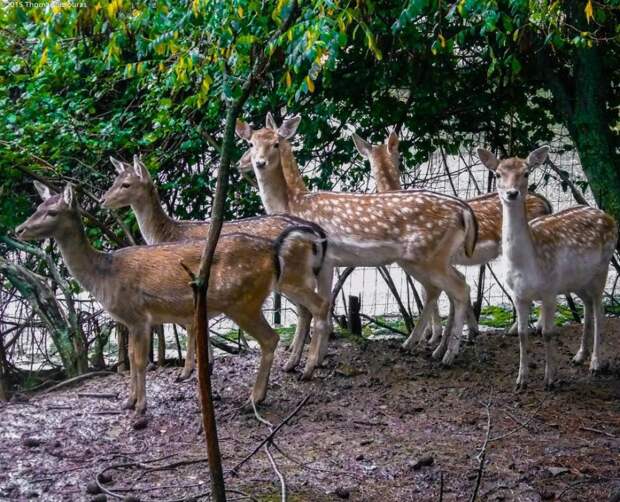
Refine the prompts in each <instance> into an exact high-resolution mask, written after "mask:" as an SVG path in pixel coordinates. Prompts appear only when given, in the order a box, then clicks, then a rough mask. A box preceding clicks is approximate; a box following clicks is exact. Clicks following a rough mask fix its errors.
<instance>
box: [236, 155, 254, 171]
mask: <svg viewBox="0 0 620 502" xmlns="http://www.w3.org/2000/svg"><path fill="white" fill-rule="evenodd" d="M237 169H239V171H241V172H242V173H245V172H248V171H251V170H252V152H251V151H250V150H248V151H247V152H245V153H244V154H243V155H242V156H241V158H240V159H239V163H238V164H237Z"/></svg>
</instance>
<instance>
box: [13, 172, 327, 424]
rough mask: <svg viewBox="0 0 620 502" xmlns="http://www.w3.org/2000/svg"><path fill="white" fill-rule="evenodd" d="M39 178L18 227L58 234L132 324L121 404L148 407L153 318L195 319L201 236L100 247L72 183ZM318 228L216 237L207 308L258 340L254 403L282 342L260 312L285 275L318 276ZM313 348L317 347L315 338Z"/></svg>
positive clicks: (75, 268)
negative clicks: (127, 385) (57, 189)
mask: <svg viewBox="0 0 620 502" xmlns="http://www.w3.org/2000/svg"><path fill="white" fill-rule="evenodd" d="M35 183H36V188H37V190H38V192H39V193H40V195H41V197H42V198H43V202H42V203H41V204H40V205H39V207H38V208H37V210H36V211H35V213H34V214H33V215H32V216H30V218H28V220H26V221H25V222H24V223H22V224H21V225H20V226H19V227H18V228H17V229H16V233H17V236H18V237H19V238H22V239H29V240H34V239H45V238H53V239H55V240H56V242H57V244H58V247H59V249H60V252H61V254H62V257H63V259H64V261H65V264H66V265H67V268H68V269H69V272H70V273H71V274H72V275H73V276H74V277H75V279H77V281H78V282H79V283H80V284H81V285H82V287H83V288H84V289H86V290H87V291H89V292H90V294H91V295H93V297H94V298H95V299H96V300H97V301H98V302H99V303H101V305H102V306H103V307H104V308H105V309H106V310H107V311H108V313H109V314H110V315H111V316H112V317H113V318H114V319H115V320H116V321H118V322H120V323H122V324H124V325H125V326H127V328H128V329H129V333H130V337H129V357H130V375H131V391H130V394H129V398H128V399H127V401H126V402H125V403H124V407H125V408H128V409H129V408H135V410H136V412H137V413H139V414H141V413H144V411H145V410H146V374H145V371H146V365H147V362H148V349H149V334H150V330H151V326H152V325H157V324H163V323H178V324H184V325H188V326H191V324H192V319H193V314H194V301H193V295H192V290H191V288H190V286H189V277H188V275H187V272H186V271H185V269H184V267H188V268H189V269H190V270H193V271H197V269H198V267H199V263H200V259H201V255H202V251H203V248H204V242H203V241H193V242H184V243H170V244H158V245H151V246H131V247H126V248H123V249H119V250H117V251H112V252H101V251H97V250H95V249H94V248H93V247H92V246H91V245H90V242H89V241H88V239H87V237H86V234H85V231H84V227H83V225H82V221H81V218H80V210H79V206H78V203H77V200H76V197H75V195H74V191H73V188H72V187H71V185H67V186H66V187H65V189H64V191H63V192H62V194H53V193H52V192H51V191H50V190H49V189H48V188H47V187H45V186H44V185H41V184H39V183H37V182H35ZM313 235H314V234H312V233H308V232H307V227H305V228H304V227H297V228H295V227H292V228H290V229H287V232H286V234H283V235H282V236H281V238H280V239H278V241H277V243H275V244H274V241H273V240H271V239H265V238H262V237H257V236H255V235H250V234H245V233H230V234H228V235H225V236H222V237H221V239H220V242H219V243H218V246H217V249H216V254H215V261H214V264H213V267H212V269H211V279H210V282H209V291H208V298H207V305H208V309H209V310H208V316H209V317H213V316H215V315H218V314H220V313H223V314H225V315H227V316H228V317H229V318H230V319H232V320H233V321H234V322H235V323H236V324H237V325H239V326H240V327H241V328H242V329H244V330H246V331H247V332H248V333H249V334H250V336H252V337H253V338H255V339H256V340H257V341H258V343H259V345H260V348H261V360H260V365H259V370H258V375H257V378H256V382H255V384H254V388H253V390H252V394H251V399H252V400H253V401H254V402H255V403H258V402H260V401H262V400H263V399H264V398H265V395H266V392H267V385H268V381H269V373H270V370H271V366H272V362H273V357H274V352H275V349H276V346H277V344H278V335H277V334H276V333H275V331H274V330H273V329H272V328H271V327H270V326H269V324H268V323H267V321H266V320H265V318H264V317H263V314H262V310H261V309H262V305H263V303H264V301H265V299H266V298H267V296H268V294H269V293H270V291H272V290H273V289H274V287H277V284H278V282H279V281H280V280H282V279H283V277H284V276H286V275H289V274H294V275H299V276H302V277H305V278H306V279H307V280H308V281H309V282H310V283H312V285H314V284H315V282H316V280H315V278H314V272H315V271H316V267H320V263H321V262H322V257H321V256H320V254H321V252H322V247H321V246H319V245H317V243H316V242H313V241H312V236H313ZM300 257H301V258H302V259H301V261H300ZM282 264H285V268H284V269H282V268H281V266H282ZM308 287H310V285H309V286H308ZM313 349H314V350H315V351H318V347H316V346H315V347H313Z"/></svg>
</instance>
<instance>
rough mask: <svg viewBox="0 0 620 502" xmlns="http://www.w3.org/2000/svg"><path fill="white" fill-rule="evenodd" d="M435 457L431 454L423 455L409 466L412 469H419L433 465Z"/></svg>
mask: <svg viewBox="0 0 620 502" xmlns="http://www.w3.org/2000/svg"><path fill="white" fill-rule="evenodd" d="M434 462H435V459H434V458H433V457H432V456H431V455H424V456H422V457H420V458H419V459H418V460H416V461H415V463H414V464H413V465H412V466H411V467H412V468H413V470H414V471H419V470H420V469H422V467H428V466H431V465H433V463H434Z"/></svg>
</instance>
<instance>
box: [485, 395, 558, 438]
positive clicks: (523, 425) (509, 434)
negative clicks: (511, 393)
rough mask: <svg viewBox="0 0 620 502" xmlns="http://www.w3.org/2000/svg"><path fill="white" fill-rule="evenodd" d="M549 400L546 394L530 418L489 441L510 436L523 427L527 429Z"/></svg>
mask: <svg viewBox="0 0 620 502" xmlns="http://www.w3.org/2000/svg"><path fill="white" fill-rule="evenodd" d="M546 400H547V397H546V396H545V397H544V398H543V400H542V401H541V402H540V405H539V406H538V408H536V410H535V411H534V413H532V415H531V416H530V418H528V419H527V420H526V421H525V422H519V426H518V427H516V428H514V429H512V430H510V431H508V432H506V433H505V434H500V435H499V436H495V437H492V438H491V439H489V441H499V440H500V439H505V438H507V437H508V436H512V435H513V434H515V433H516V432H519V431H520V430H521V429H526V428H527V426H528V425H529V424H530V422H531V421H532V420H534V418H535V417H536V415H537V414H538V412H539V411H540V410H541V409H542V407H543V405H544V404H545V401H546Z"/></svg>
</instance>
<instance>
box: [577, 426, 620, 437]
mask: <svg viewBox="0 0 620 502" xmlns="http://www.w3.org/2000/svg"><path fill="white" fill-rule="evenodd" d="M579 430H580V431H588V432H594V433H595V434H602V435H603V436H607V437H610V438H613V439H617V438H618V436H614V435H613V434H612V433H611V432H607V431H603V430H600V429H594V428H592V427H585V426H583V425H582V426H581V427H579Z"/></svg>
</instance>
